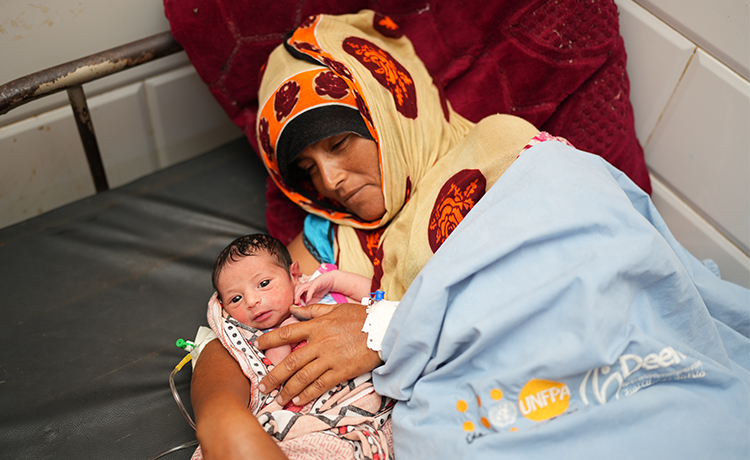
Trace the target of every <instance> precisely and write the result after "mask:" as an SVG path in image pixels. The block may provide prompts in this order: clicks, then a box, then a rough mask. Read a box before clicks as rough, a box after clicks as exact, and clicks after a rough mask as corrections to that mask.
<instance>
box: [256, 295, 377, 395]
mask: <svg viewBox="0 0 750 460" xmlns="http://www.w3.org/2000/svg"><path fill="white" fill-rule="evenodd" d="M298 310H302V309H298ZM326 310H330V312H328V313H325V314H322V316H317V315H320V314H321V313H322V312H324V311H326ZM308 312H309V313H310V314H311V315H312V317H313V319H311V320H309V321H306V322H303V323H297V324H292V325H290V326H286V327H283V328H279V329H277V330H276V331H273V332H270V333H267V334H263V336H261V337H260V338H259V339H258V346H259V347H260V348H268V347H273V346H277V345H280V344H282V343H290V342H297V341H300V340H307V345H306V346H304V347H302V348H300V349H298V350H297V351H295V352H294V353H292V354H291V355H289V356H287V357H286V358H285V359H284V360H283V361H282V362H281V363H279V365H277V366H276V367H275V368H274V369H272V370H271V371H270V372H269V373H268V375H266V377H265V378H264V379H263V380H262V381H261V385H262V388H261V390H262V391H264V390H265V391H266V392H268V391H270V390H271V389H273V388H276V387H278V386H279V385H280V384H282V383H284V382H286V386H285V387H284V388H283V389H282V391H281V392H280V393H279V399H280V401H279V402H280V403H282V404H286V403H287V402H289V401H291V400H292V399H293V398H295V397H299V399H297V400H295V403H297V404H300V405H302V404H306V403H307V402H309V401H311V400H313V399H315V398H317V397H318V396H320V395H322V394H323V393H325V392H326V391H328V390H330V389H331V388H333V387H334V386H336V385H337V384H338V383H340V382H343V381H346V380H349V379H352V378H354V377H356V376H358V375H360V374H363V373H365V372H369V371H371V370H373V369H374V368H375V367H377V366H378V365H379V364H380V363H381V361H380V358H379V357H378V354H377V353H376V352H374V351H372V350H370V349H369V348H367V335H366V334H365V333H363V332H362V325H363V324H364V321H365V318H366V317H367V312H366V307H364V306H362V305H359V304H341V305H332V306H325V305H315V306H313V307H309V309H308ZM295 315H296V313H295ZM295 326H296V327H295ZM285 329H287V330H286V331H285Z"/></svg>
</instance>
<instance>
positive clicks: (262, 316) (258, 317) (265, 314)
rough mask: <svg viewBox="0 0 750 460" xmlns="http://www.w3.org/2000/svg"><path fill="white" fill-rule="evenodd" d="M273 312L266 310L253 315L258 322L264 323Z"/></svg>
mask: <svg viewBox="0 0 750 460" xmlns="http://www.w3.org/2000/svg"><path fill="white" fill-rule="evenodd" d="M271 314H272V312H270V311H264V312H262V313H258V314H257V315H255V316H254V317H253V321H256V322H258V323H262V322H263V321H265V320H267V319H268V318H269V317H270V316H271Z"/></svg>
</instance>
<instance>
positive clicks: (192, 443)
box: [148, 439, 198, 460]
mask: <svg viewBox="0 0 750 460" xmlns="http://www.w3.org/2000/svg"><path fill="white" fill-rule="evenodd" d="M197 445H198V440H197V439H194V440H192V441H188V442H186V443H184V444H180V445H179V446H176V447H172V448H171V449H167V450H165V451H164V452H162V453H160V454H158V455H156V456H154V457H151V458H149V459H148V460H158V459H160V458H162V457H164V456H165V455H169V454H171V453H172V452H177V451H178V450H181V449H187V448H188V447H193V446H197Z"/></svg>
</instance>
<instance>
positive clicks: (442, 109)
mask: <svg viewBox="0 0 750 460" xmlns="http://www.w3.org/2000/svg"><path fill="white" fill-rule="evenodd" d="M263 72H264V75H263V78H262V83H261V87H260V91H259V97H258V99H259V101H260V103H261V105H260V107H261V109H260V113H259V116H258V129H257V132H258V144H259V145H260V146H261V149H262V155H261V157H262V158H263V161H264V163H265V165H266V168H267V169H268V171H269V173H270V174H271V176H272V178H273V179H274V181H275V182H276V183H277V185H278V186H279V188H280V189H281V190H282V191H283V192H284V193H285V194H286V195H287V196H288V197H289V198H290V199H291V200H292V201H294V202H295V203H297V204H298V205H300V206H301V207H302V208H303V209H305V210H306V211H308V212H311V213H314V214H317V215H320V216H322V217H324V218H326V219H328V220H330V221H332V222H334V223H336V224H339V225H338V226H337V229H336V241H335V243H336V245H335V248H334V250H335V254H336V259H337V260H336V263H337V265H338V266H339V268H340V269H342V270H346V271H353V272H355V273H360V274H363V275H365V276H372V277H373V288H382V289H385V290H386V297H388V298H391V299H396V298H400V296H401V295H402V294H403V292H404V291H405V290H406V288H407V287H408V285H409V283H411V280H412V279H413V278H414V276H416V274H417V273H418V272H419V270H420V269H421V268H422V266H424V264H425V263H426V262H427V260H429V258H430V257H431V256H432V254H433V253H434V251H436V250H437V248H438V247H439V246H440V245H441V244H442V242H443V241H445V238H447V237H448V235H449V234H450V232H451V231H452V230H453V228H455V226H456V225H458V223H459V222H460V220H461V219H462V218H463V216H465V215H466V213H468V211H469V210H470V209H471V208H472V207H473V206H474V204H475V203H476V202H477V201H478V200H479V198H481V197H482V196H483V195H484V192H485V191H486V190H487V189H488V188H489V187H490V186H491V185H492V184H493V183H494V182H495V180H497V178H498V177H499V176H500V174H502V172H503V171H505V169H506V168H507V167H508V166H509V165H510V164H511V163H512V161H513V160H514V159H515V158H516V157H517V156H518V153H519V152H520V151H521V149H522V148H523V147H524V146H525V145H526V143H527V142H528V141H529V140H530V139H531V138H532V137H534V135H536V133H537V130H536V129H535V128H534V127H533V126H531V125H530V124H528V123H527V122H525V121H523V120H521V119H520V118H516V117H511V116H500V115H496V116H492V117H488V118H487V119H485V120H482V121H481V122H480V123H479V124H477V125H474V124H473V123H471V122H469V121H468V120H466V119H465V118H463V117H461V116H460V115H458V114H457V113H456V112H454V111H453V110H452V108H451V107H450V105H449V104H448V102H447V101H446V100H445V98H444V97H443V95H442V91H441V90H440V89H439V88H438V87H437V86H436V85H435V84H434V82H433V80H432V77H431V76H430V74H429V72H428V71H427V69H426V68H425V66H424V64H423V63H422V61H421V60H420V59H419V57H418V56H417V55H416V53H415V51H414V48H413V46H412V44H411V42H410V41H409V40H408V39H407V38H406V37H405V36H403V34H402V32H401V30H400V29H399V28H398V26H397V25H396V24H395V23H394V22H393V21H392V20H390V19H389V18H388V17H386V16H382V15H379V14H377V13H374V12H373V11H369V10H363V11H361V12H360V13H357V14H352V15H343V16H327V15H320V16H313V17H311V18H309V19H308V20H307V21H306V22H305V23H304V24H303V25H302V26H300V27H299V28H298V29H297V30H296V31H294V32H293V33H292V34H291V35H290V36H289V37H288V38H287V39H286V40H285V43H284V44H283V46H280V47H278V48H277V49H276V50H274V51H273V53H271V55H270V57H269V60H268V63H267V65H266V67H265V68H264V70H263ZM355 110H356V112H355ZM357 115H358V116H357ZM320 120H326V122H325V123H319V124H320V125H321V126H322V127H318V125H315V127H314V128H311V127H313V126H314V123H318V122H319V121H320ZM305 126H307V128H304V127H305ZM364 128H366V132H363V131H364ZM337 130H338V131H337ZM342 132H355V133H357V134H359V135H361V136H363V137H366V138H370V139H372V140H374V141H375V142H376V143H377V145H378V155H379V160H380V170H381V181H382V190H383V196H384V198H385V208H386V212H385V214H384V215H383V217H382V218H380V219H379V220H377V221H374V222H366V221H363V220H361V219H359V218H358V217H357V216H355V215H353V214H351V213H349V212H347V211H346V209H345V208H344V207H343V206H342V205H341V204H340V203H336V202H332V201H330V200H327V199H326V198H324V197H322V196H321V195H320V194H319V193H318V192H317V191H316V190H315V188H314V187H313V186H312V183H311V182H310V181H309V179H308V178H305V177H304V176H303V175H301V174H299V173H298V171H295V169H296V168H295V167H294V160H295V158H296V156H297V155H299V153H300V151H301V150H302V149H304V148H305V147H306V146H307V145H310V144H311V143H313V142H316V141H318V140H321V139H323V138H325V137H328V136H331V135H335V134H339V133H342ZM368 134H369V136H368Z"/></svg>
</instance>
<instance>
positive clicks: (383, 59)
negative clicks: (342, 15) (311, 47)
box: [342, 37, 417, 119]
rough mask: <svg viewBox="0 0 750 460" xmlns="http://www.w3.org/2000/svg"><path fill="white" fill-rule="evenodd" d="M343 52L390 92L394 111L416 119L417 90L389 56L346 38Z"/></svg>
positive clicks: (361, 42) (377, 48)
mask: <svg viewBox="0 0 750 460" xmlns="http://www.w3.org/2000/svg"><path fill="white" fill-rule="evenodd" d="M342 47H343V48H344V51H346V52H347V53H349V54H350V55H352V56H354V57H355V58H356V59H357V60H358V61H359V62H360V63H361V64H362V65H363V66H365V67H366V68H367V70H369V71H370V73H371V74H372V76H373V77H374V78H375V80H377V81H378V83H380V84H381V85H383V87H385V88H386V89H387V90H388V91H390V93H391V95H392V96H393V102H394V103H395V104H396V110H398V112H399V113H400V114H401V115H403V116H405V117H406V118H412V119H414V118H417V90H416V88H415V87H414V81H413V80H412V78H411V74H409V71H408V70H406V68H405V67H404V66H402V65H401V64H400V63H399V62H398V61H396V60H395V59H394V58H393V56H391V54H390V53H389V52H387V51H385V50H383V49H381V48H380V47H379V46H377V45H376V44H374V43H371V42H369V41H367V40H365V39H363V38H359V37H348V38H346V39H345V40H344V43H343V44H342Z"/></svg>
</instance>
